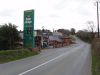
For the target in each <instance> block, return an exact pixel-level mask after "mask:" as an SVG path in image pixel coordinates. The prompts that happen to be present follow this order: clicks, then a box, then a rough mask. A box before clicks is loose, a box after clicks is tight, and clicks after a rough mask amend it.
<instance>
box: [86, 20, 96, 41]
mask: <svg viewBox="0 0 100 75" xmlns="http://www.w3.org/2000/svg"><path fill="white" fill-rule="evenodd" d="M87 25H88V31H89V32H90V33H91V38H92V39H93V38H94V37H95V32H94V30H95V26H94V22H93V21H88V22H87Z"/></svg>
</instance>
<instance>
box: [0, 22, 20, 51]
mask: <svg viewBox="0 0 100 75" xmlns="http://www.w3.org/2000/svg"><path fill="white" fill-rule="evenodd" d="M16 28H17V26H15V25H14V24H11V23H9V24H4V25H2V26H0V49H4V50H6V49H14V48H15V47H16V42H17V41H18V39H19V38H20V37H19V32H18V30H17V29H16Z"/></svg>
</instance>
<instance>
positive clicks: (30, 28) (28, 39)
mask: <svg viewBox="0 0 100 75" xmlns="http://www.w3.org/2000/svg"><path fill="white" fill-rule="evenodd" d="M24 47H25V48H34V47H35V40H34V10H26V11H24Z"/></svg>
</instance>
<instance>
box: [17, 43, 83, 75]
mask: <svg viewBox="0 0 100 75" xmlns="http://www.w3.org/2000/svg"><path fill="white" fill-rule="evenodd" d="M81 46H83V45H81ZM77 49H79V47H76V48H74V50H71V51H69V52H66V53H64V54H61V55H59V56H57V57H56V58H54V59H51V60H49V61H47V62H45V63H43V64H40V65H38V66H36V67H34V68H31V69H29V70H27V71H25V72H22V73H20V74H18V75H24V74H26V73H28V72H30V71H32V70H35V69H37V68H39V67H41V66H43V65H46V64H48V63H50V62H52V61H54V60H56V59H59V58H60V57H62V56H65V55H69V54H70V53H73V52H75V50H77Z"/></svg>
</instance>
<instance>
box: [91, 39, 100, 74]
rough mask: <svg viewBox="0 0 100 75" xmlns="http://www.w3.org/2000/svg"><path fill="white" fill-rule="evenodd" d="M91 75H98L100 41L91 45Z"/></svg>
mask: <svg viewBox="0 0 100 75" xmlns="http://www.w3.org/2000/svg"><path fill="white" fill-rule="evenodd" d="M92 75H100V39H94V41H93V43H92Z"/></svg>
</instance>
